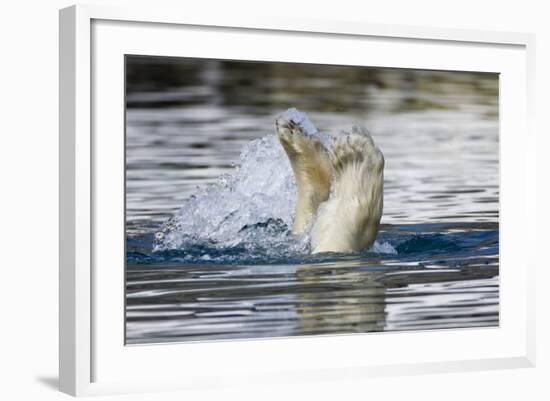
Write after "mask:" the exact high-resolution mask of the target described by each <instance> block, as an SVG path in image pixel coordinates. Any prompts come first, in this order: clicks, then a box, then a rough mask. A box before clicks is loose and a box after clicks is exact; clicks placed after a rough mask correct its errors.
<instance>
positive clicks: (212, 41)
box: [60, 6, 535, 395]
mask: <svg viewBox="0 0 550 401" xmlns="http://www.w3.org/2000/svg"><path fill="white" fill-rule="evenodd" d="M533 43H534V39H533V37H532V36H530V35H527V34H508V33H494V32H475V31H461V30H447V29H428V28H420V27H399V26H380V25H371V24H367V23H364V24H363V23H362V24H358V23H348V22H346V23H343V22H342V23H336V22H327V21H301V20H292V19H286V18H285V19H277V18H266V19H258V18H254V19H252V18H251V19H247V18H245V17H243V19H242V20H239V21H237V20H228V19H227V20H225V19H223V18H221V17H217V18H216V17H212V16H200V15H195V16H193V15H189V14H185V15H183V14H182V15H179V14H178V13H177V12H172V13H164V12H159V11H154V10H149V9H138V8H133V9H112V8H108V7H103V6H101V7H96V6H74V7H70V8H68V9H64V10H62V11H61V14H60V51H61V54H60V77H61V79H60V99H61V101H60V102H61V103H60V135H61V141H60V143H61V145H60V146H61V148H60V155H61V161H60V180H61V194H60V195H61V196H60V199H61V222H60V231H61V238H60V240H61V262H60V383H61V390H62V391H65V392H67V393H70V394H73V395H89V394H105V393H114V392H132V391H154V390H160V389H162V390H166V389H201V388H207V387H208V386H212V385H215V386H219V385H222V386H223V385H224V383H232V384H235V383H244V382H245V379H246V381H248V380H251V378H252V379H253V380H255V381H256V382H259V383H262V382H265V383H270V382H274V381H281V380H286V381H289V382H291V381H292V380H319V379H321V378H322V379H326V378H327V376H330V377H333V378H341V377H349V375H350V374H353V377H357V380H361V379H362V378H367V377H373V376H379V375H398V374H403V373H404V372H407V373H411V372H417V373H420V372H426V373H430V372H438V371H461V370H462V371H464V370H472V369H489V368H491V369H494V368H506V367H520V366H531V365H532V364H533V363H534V338H533V336H534V331H533V324H534V319H533V316H534V314H533V313H534V294H533V287H534V286H533V283H532V275H531V274H530V269H532V268H533V266H532V261H531V260H530V259H529V256H526V255H530V252H529V249H530V246H531V245H530V243H529V242H528V240H527V239H526V238H525V236H523V235H520V233H521V232H523V231H525V230H529V227H530V226H531V225H532V224H533V221H534V220H533V219H534V217H533V216H534V207H533V203H534V196H533V194H534V186H535V184H534V181H533V180H534V178H533V177H534V174H533V171H534V161H533V160H532V157H531V156H532V152H533V146H534V134H533V132H531V130H530V125H529V121H530V114H529V113H530V112H531V110H532V104H531V102H532V88H533V84H534V77H533V71H532V68H533V67H532V66H533V62H532V57H534V56H533V50H532V48H533ZM213 360H215V363H212V361H213ZM290 361H292V363H291V362H290ZM350 372H352V373H350Z"/></svg>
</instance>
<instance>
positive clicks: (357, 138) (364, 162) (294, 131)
mask: <svg viewBox="0 0 550 401" xmlns="http://www.w3.org/2000/svg"><path fill="white" fill-rule="evenodd" d="M276 125H277V134H278V136H279V140H280V142H281V144H282V146H283V148H284V149H285V151H286V153H287V155H288V158H289V160H290V163H291V166H292V170H293V172H294V175H295V177H296V184H297V187H298V200H297V204H296V215H295V220H294V226H293V232H294V233H296V234H299V233H302V232H304V231H305V230H306V229H307V228H308V227H309V225H310V224H312V231H311V246H312V253H317V252H352V251H361V250H366V249H368V248H369V247H370V246H371V245H372V244H373V243H374V240H375V239H376V234H377V233H378V228H379V226H380V218H381V216H382V209H383V186H384V156H383V155H382V152H381V151H380V149H378V147H377V146H376V145H375V143H374V141H373V139H372V137H371V136H370V135H369V133H368V132H367V131H366V130H365V129H363V128H359V127H353V130H352V132H351V133H342V134H341V135H339V136H338V137H337V138H336V139H335V140H334V142H333V144H332V147H331V148H330V150H327V149H325V147H324V146H323V145H322V143H321V142H320V141H319V139H318V138H315V137H311V136H308V135H306V134H305V133H304V132H303V130H302V129H301V127H300V126H299V125H298V124H296V123H295V122H293V121H291V120H286V119H284V118H279V119H278V120H277V124H276ZM331 186H333V192H332V194H330V189H331Z"/></svg>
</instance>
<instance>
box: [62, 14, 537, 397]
mask: <svg viewBox="0 0 550 401" xmlns="http://www.w3.org/2000/svg"><path fill="white" fill-rule="evenodd" d="M186 27H192V28H193V35H194V34H197V35H204V36H201V40H204V41H203V42H201V43H205V44H208V43H209V40H212V41H213V42H215V41H216V40H214V39H219V35H220V34H223V35H226V36H227V40H229V42H228V43H232V44H234V48H232V47H230V46H224V47H225V48H224V49H223V51H224V52H225V53H224V55H227V56H232V57H234V58H239V59H241V58H246V55H245V53H243V52H245V50H246V49H245V47H244V46H241V47H239V46H238V43H239V42H238V40H243V41H247V40H251V38H253V36H254V35H260V34H261V35H263V36H262V40H266V41H274V42H273V43H276V41H281V40H284V39H281V37H282V36H285V37H288V38H294V37H296V38H302V39H303V40H305V41H325V42H327V46H329V43H328V42H330V41H331V40H332V39H334V38H338V40H339V41H340V42H339V43H340V44H341V46H340V47H341V48H342V50H341V51H342V52H343V53H342V54H344V53H345V52H346V51H347V52H348V53H347V54H349V50H346V45H347V42H346V41H348V42H349V43H350V44H351V43H352V42H353V45H354V46H355V45H358V44H359V43H360V42H361V43H363V41H365V43H367V42H368V43H371V42H372V43H371V44H372V46H376V45H381V44H382V45H383V47H388V48H391V47H392V46H394V45H395V46H402V47H400V49H408V48H414V51H415V55H422V54H425V55H426V57H425V58H422V57H417V58H414V59H413V58H411V57H410V56H411V53H410V52H408V51H403V52H390V51H389V50H388V52H387V53H385V54H382V53H380V55H377V57H379V60H378V61H377V65H384V66H385V65H387V66H390V65H391V66H400V67H405V68H407V67H409V68H411V67H416V68H439V69H460V68H462V69H468V68H470V69H472V70H477V69H478V68H479V69H481V70H486V71H492V72H499V73H501V74H503V75H502V76H503V77H504V78H505V79H503V81H502V82H501V187H502V191H501V197H502V198H501V216H502V220H501V224H503V230H502V232H501V249H502V251H501V252H504V254H501V265H502V267H503V275H504V279H503V281H502V286H501V291H502V292H501V313H502V318H501V319H502V320H501V322H502V323H501V326H500V327H499V328H490V329H476V330H456V331H455V330H451V331H445V332H410V333H397V334H389V333H383V334H369V335H349V336H319V337H305V338H293V339H267V340H266V339H262V340H246V341H228V342H215V343H208V342H205V343H194V344H179V345H178V344H169V345H162V346H158V345H150V346H149V345H148V346H140V347H125V346H124V341H123V338H122V337H121V336H119V335H118V334H119V331H120V327H121V322H118V323H117V320H116V319H120V321H122V320H123V315H122V314H120V307H121V305H122V306H123V305H124V300H123V299H122V298H120V297H119V296H117V294H120V291H121V288H122V287H123V281H122V282H120V278H121V277H123V272H120V271H118V270H117V269H115V268H113V269H111V270H109V272H108V273H107V272H104V271H103V270H101V271H99V270H98V269H101V268H102V266H105V261H111V260H112V261H113V263H114V264H116V263H119V262H120V260H119V259H120V254H119V253H120V252H123V249H119V250H117V249H114V250H108V249H105V248H104V247H102V245H101V244H102V241H111V242H112V243H113V244H115V245H116V244H120V242H117V241H121V238H119V237H117V235H119V234H120V232H119V230H123V221H121V220H120V215H119V214H118V212H117V210H118V209H119V206H120V197H117V196H118V195H114V198H113V199H114V200H113V201H112V202H111V200H110V199H108V198H107V197H106V195H104V194H106V193H107V192H106V191H107V190H108V189H109V188H116V186H117V185H120V180H118V179H117V178H116V177H113V178H109V179H108V181H109V182H108V183H107V184H105V182H106V181H105V180H103V179H102V177H105V174H106V172H107V173H108V172H109V171H113V168H114V169H115V170H117V171H118V169H120V168H121V166H123V165H121V164H120V161H121V160H122V159H120V158H121V157H122V153H121V152H119V151H120V142H119V140H120V138H122V137H123V132H120V135H122V136H120V137H119V136H117V135H113V136H112V139H109V140H104V139H101V140H99V141H98V140H97V138H96V137H94V132H95V133H97V132H101V129H102V128H103V127H104V126H103V125H102V124H103V123H104V122H106V121H107V120H109V121H114V120H116V121H115V122H114V123H113V125H111V126H110V128H111V127H112V128H113V129H115V131H114V132H118V130H117V127H118V128H120V123H121V120H120V119H123V116H122V115H118V117H117V115H116V113H118V114H120V110H121V109H122V108H123V104H122V103H121V102H120V97H119V96H120V95H122V92H123V91H122V88H121V87H120V86H119V83H120V82H121V81H116V80H117V79H123V77H122V76H120V75H121V74H120V72H121V70H120V68H119V67H120V66H121V65H122V64H121V63H122V60H120V59H119V56H120V55H121V54H124V53H125V52H126V51H128V52H130V51H129V50H130V49H132V50H136V49H138V51H139V49H145V50H142V51H145V52H146V53H147V54H153V53H155V54H156V53H157V52H158V54H161V55H185V54H186V53H185V52H186V51H189V50H186V49H179V50H178V52H179V54H173V51H175V50H174V49H177V43H174V40H175V39H169V40H166V38H173V37H175V36H177V35H180V34H181V35H187V34H189V32H187V31H186ZM189 29H190V28H189ZM212 33H215V35H212ZM94 35H95V36H94ZM174 35H175V36H174ZM209 35H210V36H212V37H210V39H209ZM129 38H131V39H129ZM213 38H214V39H213ZM304 38H305V39H304ZM256 39H257V38H256ZM231 40H233V42H232V41H231ZM218 41H219V40H218ZM534 41H535V39H534V36H533V35H530V34H523V33H505V32H483V31H469V30H456V29H436V28H425V27H414V26H390V25H374V24H368V23H366V22H365V23H358V22H347V21H318V20H314V19H312V20H293V19H292V18H277V17H265V18H261V17H258V16H254V15H250V16H244V15H243V16H241V17H240V18H239V19H235V18H231V19H226V18H224V17H222V16H215V15H199V14H189V13H188V12H187V10H165V9H156V8H154V7H145V8H143V7H141V8H140V7H131V8H130V7H129V8H112V7H108V6H91V5H86V6H83V5H78V6H72V7H69V8H66V9H63V10H61V11H60V271H59V276H60V327H59V330H60V368H59V374H60V389H61V391H63V392H66V393H68V394H72V395H77V396H79V395H94V394H109V393H127V392H134V391H160V390H164V391H165V390H171V389H174V390H185V389H195V390H196V389H203V388H208V387H219V386H223V385H225V384H228V383H232V384H233V385H234V384H235V383H237V384H239V383H240V384H245V383H246V381H247V380H251V378H253V380H255V381H256V382H257V383H262V382H264V383H272V382H274V381H278V382H281V381H282V382H285V381H286V382H293V381H297V380H327V379H328V378H335V379H338V378H343V377H348V378H349V377H352V378H354V380H362V379H364V378H368V377H376V376H386V375H400V374H413V373H414V374H419V373H436V372H441V371H446V372H449V371H468V370H480V369H501V368H510V367H530V366H534V363H535V338H534V332H535V329H534V324H535V322H534V316H535V315H534V311H535V305H534V299H535V295H534V288H535V284H534V282H533V281H534V279H533V274H532V272H534V268H535V265H534V260H532V259H529V257H530V256H527V257H521V255H522V254H523V255H532V254H533V253H531V252H529V249H530V247H531V246H532V245H531V244H530V243H529V242H528V241H527V240H526V239H525V238H523V239H520V238H518V236H517V234H515V231H518V232H522V231H524V230H530V232H533V231H534V229H533V227H534V224H535V216H536V211H535V205H534V198H535V181H534V177H535V157H534V155H535V150H534V146H535V133H534V131H533V129H532V127H531V124H532V115H531V113H532V112H533V110H534V105H533V101H534ZM130 42H132V43H130ZM252 42H253V41H252ZM382 42H383V43H382ZM161 43H162V46H161ZM243 43H245V42H243ZM126 46H128V47H126ZM155 46H157V47H155ZM207 46H208V45H207ZM207 46H206V47H207ZM251 46H252V45H251ZM403 46H405V47H403ZM252 47H253V46H252ZM264 47H265V46H264ZM147 49H148V50H147ZM488 49H489V50H488ZM491 49H492V50H491ZM192 51H193V52H194V53H193V56H196V55H197V54H198V52H201V51H205V50H204V49H202V48H201V49H199V48H194V49H193V50H192ZM220 51H221V50H220ZM258 51H259V50H258ZM434 51H437V52H441V53H439V55H440V56H439V60H435V61H434V57H430V56H429V55H430V54H431V53H432V54H433V52H434ZM488 51H491V52H493V53H494V54H492V55H491V56H484V54H485V53H486V52H488ZM430 52H431V53H430ZM472 52H473V53H472ZM461 54H463V55H464V56H463V57H462V59H460V55H461ZM472 54H475V55H476V56H472ZM445 55H448V57H446V56H445ZM477 55H479V57H478V56H477ZM259 57H260V58H262V57H264V59H268V58H269V57H274V58H275V59H277V60H278V59H280V58H281V57H284V55H278V56H277V55H273V56H272V55H271V53H269V54H264V55H263V56H262V55H260V56H259ZM287 57H289V58H290V59H292V57H295V55H293V54H289V55H288V56H287ZM304 57H310V59H308V61H314V60H316V58H315V57H316V56H315V53H311V54H310V55H309V56H304ZM311 57H313V58H311ZM327 57H328V56H327ZM332 57H337V56H334V55H333V56H332ZM407 57H409V58H407ZM460 60H462V61H460ZM104 61H105V63H104ZM357 62H358V63H361V62H363V61H361V60H359V61H357ZM103 63H104V64H103ZM453 63H454V64H453ZM461 63H462V64H461ZM112 66H114V68H111V67H112ZM105 71H106V72H105ZM117 76H118V78H117ZM111 80H113V81H111ZM98 82H99V84H98ZM106 83H109V85H106ZM111 83H112V85H111ZM97 85H99V86H97ZM107 87H109V88H114V89H113V90H114V92H112V93H108V94H107V93H104V91H103V89H102V88H107ZM512 94H514V96H511V95H512ZM113 95H114V96H113ZM509 95H510V96H509ZM98 99H102V100H104V102H103V101H99V100H98ZM109 99H110V100H109ZM111 101H112V102H113V103H112V104H111V103H109V104H108V102H111ZM117 102H118V103H117ZM107 108H108V110H109V111H108V112H107V111H105V112H104V110H105V109H107ZM105 113H114V114H112V115H111V116H110V117H109V116H108V115H107V114H105ZM103 117H105V118H103ZM98 130H99V131H98ZM518 131H519V132H521V133H522V135H521V136H520V135H516V136H514V135H513V133H514V132H518ZM111 140H113V141H114V142H109V141H111ZM518 141H521V144H522V145H523V146H521V147H519V146H518V145H519V142H518ZM512 152H513V154H514V156H515V157H516V159H515V160H511V157H510V155H511V154H512ZM115 176H116V174H115ZM510 182H520V183H521V185H522V191H515V190H514V188H512V186H511V185H510V184H509V183H510ZM104 185H106V186H104ZM115 192H116V193H117V194H120V192H117V191H115ZM111 208H112V210H111ZM111 212H112V214H110V213H111ZM120 212H121V211H120ZM106 224H109V226H107V225H106ZM107 228H108V229H107ZM117 238H118V239H117ZM511 245H514V246H513V247H512V246H511ZM512 266H516V267H517V266H520V268H519V269H512V268H511V267H512ZM111 311H112V312H111ZM116 330H118V331H116ZM113 333H115V334H114V335H113ZM457 341H458V342H459V343H460V342H463V343H464V344H479V346H478V348H476V349H469V350H468V352H465V350H464V349H463V348H461V346H460V344H458V345H457V346H456V349H449V347H448V344H451V343H455V344H456V342H457ZM371 343H376V344H374V345H372V344H371ZM400 344H401V345H400ZM428 345H429V346H430V348H433V350H432V351H430V350H426V351H425V352H423V351H421V347H423V346H428ZM385 346H391V347H392V349H395V350H396V354H399V357H390V356H389V355H387V353H386V354H385V353H384V352H380V353H378V354H377V353H376V352H375V349H381V348H382V349H384V348H383V347H385ZM343 347H344V348H343ZM369 347H370V351H368V352H369V353H367V354H363V353H362V352H347V351H354V350H358V349H361V350H369ZM396 347H397V348H396ZM399 347H400V348H399ZM419 347H420V348H419ZM438 347H440V348H441V349H438ZM473 348H475V347H473ZM343 349H344V350H345V351H346V352H341V351H342V350H343ZM320 350H322V351H323V357H322V358H318V355H319V352H320ZM337 350H340V352H336V351H337ZM289 352H290V353H292V354H294V355H297V356H302V355H303V356H304V357H303V358H298V359H299V360H298V362H296V363H294V365H295V366H292V367H290V366H288V367H286V365H287V364H288V359H285V357H288V355H289ZM365 352H367V351H365ZM420 352H423V353H422V355H425V356H426V357H420V355H421V354H420ZM430 352H432V354H430ZM342 354H344V355H343V356H342ZM182 355H185V358H182V357H181V356H182ZM214 355H218V356H220V357H222V358H221V360H220V361H219V363H217V364H215V366H214V367H213V366H212V365H211V364H207V365H208V366H206V365H205V366H202V365H201V360H202V359H204V358H211V357H213V356H214ZM365 355H368V358H365ZM259 356H261V357H259ZM140 361H141V362H143V364H142V365H141V366H142V367H143V366H149V367H150V368H148V369H146V371H145V372H137V370H136V369H132V366H136V364H139V363H140ZM188 361H193V368H192V369H190V368H189V367H187V368H186V367H185V364H186V363H189V362H188ZM224 361H226V362H224ZM237 361H239V362H237ZM145 362H146V363H145ZM159 364H162V366H165V367H166V368H165V369H164V368H163V369H159V368H158V367H159ZM176 367H177V369H176ZM140 375H142V376H140Z"/></svg>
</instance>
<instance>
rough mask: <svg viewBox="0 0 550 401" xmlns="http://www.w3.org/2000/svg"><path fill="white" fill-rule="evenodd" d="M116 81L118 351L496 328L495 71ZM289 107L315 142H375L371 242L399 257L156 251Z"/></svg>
mask: <svg viewBox="0 0 550 401" xmlns="http://www.w3.org/2000/svg"><path fill="white" fill-rule="evenodd" d="M127 71H128V76H127V77H128V81H127V116H126V117H127V127H126V159H127V182H126V219H127V234H128V241H127V248H128V266H127V297H128V299H127V301H128V303H127V341H128V342H129V343H146V342H166V341H184V340H197V339H226V338H250V337H272V336H283V335H284V336H287V335H297V334H329V333H350V332H354V333H357V332H370V331H383V330H404V329H421V328H431V329H434V328H452V327H476V326H488V325H497V324H498V296H499V295H498V291H499V281H498V196H499V187H498V77H497V76H496V75H495V74H483V73H459V72H452V73H451V72H436V71H413V70H398V69H380V68H355V67H336V66H330V67H327V66H312V65H300V64H281V63H274V64H269V63H236V62H221V61H215V60H203V61H199V60H185V59H167V58H151V57H129V58H128V59H127ZM292 106H293V107H297V108H298V109H301V110H304V111H306V112H307V113H308V115H309V117H310V118H311V119H312V120H313V121H314V122H315V124H316V125H317V126H318V128H319V129H320V130H322V131H327V132H334V133H336V132H338V131H340V130H342V129H349V128H350V127H351V125H352V124H353V123H361V124H363V125H365V126H366V127H367V128H368V129H369V130H370V131H371V132H372V133H373V135H374V137H375V139H376V141H377V143H378V145H379V146H380V148H381V149H382V151H383V152H384V155H385V159H386V169H385V183H384V188H385V192H384V214H383V217H382V223H383V228H382V231H381V233H380V235H379V238H378V242H379V243H380V244H387V245H388V246H389V247H390V248H391V250H394V251H396V252H397V253H395V252H393V253H392V252H389V253H388V252H385V251H384V250H383V249H382V250H378V251H376V250H375V251H371V252H367V253H362V254H357V255H324V256H321V257H313V256H310V255H301V256H297V257H294V258H290V259H289V258H287V256H286V255H284V258H282V259H281V258H279V259H277V258H272V257H271V256H270V257H267V256H265V257H264V255H262V254H261V253H260V254H254V255H252V254H247V253H246V252H247V249H244V250H236V249H233V250H227V249H224V250H223V252H225V253H227V254H228V255H229V257H228V258H226V259H221V258H219V259H212V258H215V257H216V254H215V252H216V247H215V244H214V245H211V246H210V245H209V247H206V248H200V249H178V250H172V251H165V252H153V249H152V234H153V233H154V232H155V231H157V230H158V229H159V227H160V225H161V224H162V223H163V222H164V221H165V220H166V219H167V218H169V217H170V216H171V215H172V214H173V213H174V212H176V211H177V210H178V209H179V208H180V207H181V205H182V204H183V202H184V200H185V199H187V198H189V197H190V196H191V195H192V194H193V193H195V192H196V191H197V187H204V186H206V185H209V184H212V183H214V182H215V181H216V179H217V177H219V176H220V175H222V174H227V173H230V172H232V171H233V169H234V165H235V164H236V163H237V164H238V163H239V153H240V151H241V149H242V147H243V145H245V144H246V143H247V142H249V141H250V140H252V139H256V138H259V137H263V136H265V135H267V134H271V133H273V128H274V127H273V126H274V123H273V122H274V119H275V117H276V116H277V115H278V114H281V113H282V112H284V111H285V110H286V109H287V108H288V107H292ZM219 201H220V202H223V199H220V200H219ZM218 251H219V249H218ZM220 252H221V251H220ZM232 252H233V253H232ZM248 252H249V253H250V251H248ZM209 258H210V259H211V260H213V261H212V262H211V263H209V262H205V260H208V259H209ZM285 258H286V259H285ZM215 260H218V261H217V262H216V261H215ZM221 260H225V261H226V262H221Z"/></svg>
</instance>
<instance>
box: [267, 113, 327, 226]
mask: <svg viewBox="0 0 550 401" xmlns="http://www.w3.org/2000/svg"><path fill="white" fill-rule="evenodd" d="M276 130H277V136H278V137H279V141H280V142H281V145H282V146H283V148H284V150H285V152H286V154H287V156H288V159H289V160H290V165H291V166H292V171H293V172H294V177H295V178H296V185H297V187H298V200H297V202H296V215H295V218H294V226H293V228H292V232H293V233H295V234H300V233H302V232H303V231H304V230H305V228H306V227H307V226H308V224H309V223H310V222H311V220H312V218H313V216H314V215H315V213H316V212H317V209H318V208H319V205H320V204H321V203H322V202H324V201H326V200H327V199H328V197H329V194H330V180H331V174H332V170H331V163H330V159H329V156H328V153H327V150H326V149H325V147H324V146H323V144H322V143H321V141H320V140H319V139H318V138H314V137H312V136H309V135H307V134H306V133H305V132H304V130H303V129H302V127H301V126H300V125H299V124H298V123H296V122H295V121H293V120H292V119H285V118H283V117H279V118H278V119H277V121H276Z"/></svg>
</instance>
